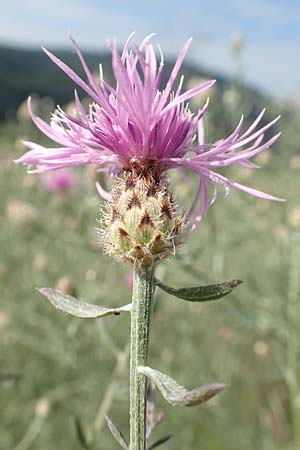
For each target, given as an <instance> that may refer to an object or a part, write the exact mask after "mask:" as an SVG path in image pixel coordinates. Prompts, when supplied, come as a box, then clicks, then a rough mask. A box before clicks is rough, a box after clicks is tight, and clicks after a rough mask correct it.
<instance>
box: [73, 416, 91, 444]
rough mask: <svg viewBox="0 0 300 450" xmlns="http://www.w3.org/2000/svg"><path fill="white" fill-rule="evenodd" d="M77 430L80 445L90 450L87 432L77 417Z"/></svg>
mask: <svg viewBox="0 0 300 450" xmlns="http://www.w3.org/2000/svg"><path fill="white" fill-rule="evenodd" d="M75 429H76V436H77V439H78V442H79V444H80V445H81V447H82V448H84V450H89V448H90V447H89V444H88V439H87V437H86V435H85V431H84V429H83V427H82V424H81V422H80V420H79V419H78V417H75Z"/></svg>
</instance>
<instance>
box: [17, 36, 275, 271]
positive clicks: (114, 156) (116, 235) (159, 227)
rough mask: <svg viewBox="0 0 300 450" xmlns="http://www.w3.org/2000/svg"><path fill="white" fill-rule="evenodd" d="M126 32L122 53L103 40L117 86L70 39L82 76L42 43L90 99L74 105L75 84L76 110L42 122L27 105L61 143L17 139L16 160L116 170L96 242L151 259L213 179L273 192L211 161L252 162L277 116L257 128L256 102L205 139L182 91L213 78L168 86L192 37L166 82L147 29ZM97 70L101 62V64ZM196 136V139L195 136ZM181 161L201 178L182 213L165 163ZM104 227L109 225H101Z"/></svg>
mask: <svg viewBox="0 0 300 450" xmlns="http://www.w3.org/2000/svg"><path fill="white" fill-rule="evenodd" d="M132 38H133V35H131V36H130V37H129V39H128V40H127V42H126V44H125V46H124V49H123V51H122V54H121V55H119V53H118V51H117V48H116V45H115V44H114V43H112V44H111V51H112V67H113V72H114V76H115V79H116V86H115V87H112V86H110V85H109V84H108V83H107V82H106V81H105V80H104V79H103V77H102V76H101V73H100V79H99V80H98V81H97V80H96V79H95V77H94V76H93V75H92V73H91V72H90V70H89V68H88V67H87V65H86V62H85V60H84V58H83V56H82V54H81V52H80V50H79V48H78V46H77V44H76V43H75V41H74V39H73V38H71V41H72V43H73V45H74V48H75V50H76V53H77V55H78V57H79V59H80V61H81V64H82V67H83V69H84V72H85V74H86V78H87V81H84V80H82V79H81V78H80V77H79V76H78V75H77V74H76V73H75V72H74V71H73V70H72V69H71V68H70V67H68V66H67V65H66V64H65V63H64V62H62V61H61V60H59V59H58V58H57V57H56V56H54V55H53V54H52V53H50V52H49V51H48V50H45V52H46V54H47V55H48V56H49V58H50V59H51V60H52V61H53V62H54V63H55V64H57V65H58V66H59V67H60V68H61V69H62V70H63V71H64V72H65V73H66V74H67V75H68V76H69V77H70V78H71V79H72V80H73V81H74V82H75V83H76V84H77V85H78V86H79V87H81V88H82V89H83V90H84V91H85V92H86V93H87V94H88V95H89V97H90V98H91V99H92V103H91V104H90V107H89V111H88V112H86V111H85V110H84V108H83V106H82V103H81V101H80V99H79V96H78V94H77V92H76V91H75V110H76V111H75V115H74V116H71V115H70V114H67V113H66V112H64V111H63V110H62V109H61V108H58V109H57V110H56V112H55V113H54V114H53V117H52V119H51V123H50V125H48V124H47V123H45V122H44V121H43V120H42V119H40V118H39V117H37V116H36V115H35V114H34V113H33V111H32V110H31V108H30V102H29V111H30V115H31V117H32V120H33V121H34V123H35V124H36V126H37V127H38V128H39V129H40V130H41V131H42V132H43V133H44V134H46V135H47V136H48V137H49V138H50V139H52V140H53V141H54V142H56V143H57V144H59V145H60V147H58V148H45V147H42V146H40V145H38V144H36V143H33V142H25V145H26V146H27V147H28V148H29V151H28V152H27V153H25V154H24V155H23V156H22V157H21V158H20V159H18V160H17V163H22V164H26V165H29V166H31V167H32V166H34V168H33V169H31V172H37V173H41V172H45V171H48V170H51V169H60V168H64V167H70V166H77V165H82V164H96V165H97V166H99V170H101V171H102V170H105V171H108V172H109V173H111V174H112V175H115V176H117V177H118V181H117V183H116V185H115V187H114V189H113V191H112V196H111V195H110V194H109V193H107V192H106V191H104V190H103V188H102V187H101V186H98V187H99V191H100V193H101V195H102V196H103V197H105V198H106V199H111V198H112V199H113V202H112V204H111V205H110V206H109V208H108V210H107V212H106V214H104V218H103V223H104V224H105V229H106V231H105V232H103V236H104V237H103V241H104V243H105V248H106V249H107V251H108V252H109V253H111V254H113V255H115V256H119V257H121V258H125V259H129V260H130V261H132V262H135V261H136V260H137V259H139V260H140V261H142V263H143V264H152V263H153V262H155V261H158V260H159V259H161V258H163V257H165V256H168V254H169V253H170V252H172V251H173V248H174V246H175V245H176V243H178V242H180V241H181V240H182V234H183V230H187V229H193V228H195V226H196V225H197V223H199V222H200V220H201V219H202V217H203V215H204V213H205V212H206V210H207V209H208V207H209V206H210V205H212V203H213V202H214V201H215V199H216V195H217V190H216V185H217V184H221V185H223V186H224V187H225V188H226V189H228V188H229V187H235V188H237V189H240V190H243V191H245V192H247V193H249V194H251V195H254V196H257V197H260V198H264V199H269V200H280V199H278V198H276V197H273V196H271V195H268V194H265V193H263V192H260V191H257V190H255V189H253V188H250V187H247V186H244V185H242V184H239V183H236V182H234V181H231V180H229V179H228V178H226V177H225V176H224V175H221V174H220V173H218V172H217V171H216V169H218V168H222V167H226V166H230V165H241V166H245V167H250V168H251V167H256V165H255V164H253V163H252V162H251V161H250V159H251V158H252V157H254V156H255V155H257V154H258V153H260V152H262V151H264V150H266V149H267V148H269V147H270V146H271V145H272V144H273V143H274V142H275V141H276V139H277V138H278V137H279V133H278V134H276V135H275V136H273V137H272V138H271V139H269V140H268V141H267V142H264V143H263V142H262V141H263V138H264V133H265V131H266V130H267V129H269V128H270V127H271V126H272V125H273V124H274V123H275V122H276V121H277V120H278V119H279V117H277V118H276V119H274V120H273V121H271V122H270V123H268V124H267V125H265V126H263V127H260V122H261V119H262V117H263V114H264V110H263V111H262V112H261V113H260V114H259V115H258V117H257V118H256V119H255V121H254V122H253V124H252V125H251V126H250V128H248V129H247V130H246V131H244V132H243V133H241V129H242V125H243V118H241V120H240V122H239V124H238V126H237V127H236V129H235V130H234V131H233V132H232V133H231V134H230V135H229V136H227V137H226V138H225V139H222V140H219V141H218V142H215V143H212V144H206V143H204V131H203V116H204V114H205V112H206V110H207V107H208V102H206V104H205V105H204V106H203V108H201V109H200V110H199V111H198V113H197V114H193V113H192V112H191V111H190V109H189V107H188V104H187V103H186V101H187V100H189V99H191V98H193V97H194V96H196V95H198V94H199V93H201V92H203V91H205V90H207V89H208V88H209V87H211V86H212V85H213V84H214V82H215V80H211V81H207V82H205V83H203V84H200V85H197V86H195V87H193V88H191V89H189V90H187V91H186V92H182V87H183V80H182V79H181V81H180V83H179V85H178V87H177V88H176V90H174V83H175V81H176V79H177V76H178V74H179V71H180V68H181V65H182V62H183V59H184V57H185V55H186V53H187V50H188V48H189V45H190V43H191V39H189V40H188V41H187V42H186V43H185V45H184V46H183V48H182V50H181V52H180V54H179V56H178V58H177V60H176V62H175V65H174V67H173V70H172V71H171V74H170V76H169V79H168V81H167V83H166V84H165V86H162V85H161V84H162V75H163V66H164V63H163V55H162V52H161V50H160V48H159V47H158V50H159V53H160V62H159V63H158V61H157V56H156V52H155V49H154V47H153V45H152V44H151V38H152V35H151V36H148V37H147V38H146V39H145V40H144V41H143V42H142V43H141V45H140V46H137V45H132ZM100 72H101V71H100ZM196 136H197V141H196ZM174 168H177V169H188V170H189V171H191V172H194V173H196V174H197V175H198V176H199V186H198V189H197V192H196V196H195V198H194V200H193V202H192V205H191V208H190V210H189V212H188V213H187V214H186V215H185V216H184V217H183V216H182V215H181V214H180V212H179V211H178V208H177V206H176V204H175V202H174V200H173V197H172V194H171V193H170V192H169V186H168V179H167V178H166V175H165V173H166V171H167V170H169V169H174ZM107 230H108V231H107Z"/></svg>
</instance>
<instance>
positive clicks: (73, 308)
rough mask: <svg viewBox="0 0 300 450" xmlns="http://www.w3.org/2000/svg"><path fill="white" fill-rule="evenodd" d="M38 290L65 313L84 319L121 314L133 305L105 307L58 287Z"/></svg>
mask: <svg viewBox="0 0 300 450" xmlns="http://www.w3.org/2000/svg"><path fill="white" fill-rule="evenodd" d="M38 291H39V292H40V293H41V294H43V295H45V296H46V297H47V299H48V300H49V301H50V302H51V303H52V305H53V306H54V307H55V308H57V309H59V310H61V311H64V312H65V313H68V314H71V315H72V316H75V317H81V318H84V319H96V318H98V317H104V316H108V315H111V314H114V315H119V314H120V313H121V312H125V311H130V309H131V305H130V304H129V305H125V306H121V307H120V308H104V307H103V306H98V305H93V304H90V303H86V302H83V301H82V300H77V299H76V298H74V297H72V296H71V295H66V294H63V293H62V292H60V291H57V290H56V289H50V288H41V289H38Z"/></svg>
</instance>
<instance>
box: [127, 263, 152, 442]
mask: <svg viewBox="0 0 300 450" xmlns="http://www.w3.org/2000/svg"><path fill="white" fill-rule="evenodd" d="M153 294H154V269H153V267H150V268H142V269H140V270H137V269H135V270H134V279H133V293H132V309H131V352H130V450H145V449H146V438H145V436H146V406H147V399H146V379H145V376H144V375H142V374H139V373H138V371H137V368H138V366H146V365H147V358H148V347H149V329H150V319H151V315H152V303H153Z"/></svg>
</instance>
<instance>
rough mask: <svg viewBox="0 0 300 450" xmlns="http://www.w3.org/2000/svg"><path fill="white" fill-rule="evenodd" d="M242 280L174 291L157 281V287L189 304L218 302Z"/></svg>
mask: <svg viewBox="0 0 300 450" xmlns="http://www.w3.org/2000/svg"><path fill="white" fill-rule="evenodd" d="M241 283H242V281H241V280H228V281H224V283H218V284H210V285H208V286H191V287H188V288H180V289H174V288H172V287H170V286H167V285H166V284H164V283H162V282H161V281H159V280H157V279H156V285H157V286H159V287H160V288H161V289H162V290H163V291H165V292H168V294H171V295H173V296H174V297H178V298H181V299H183V300H187V301H189V302H207V301H210V300H218V299H219V298H222V297H224V296H225V295H228V294H229V293H230V292H231V291H232V290H233V289H234V288H235V287H236V286H238V285H239V284H241Z"/></svg>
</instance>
